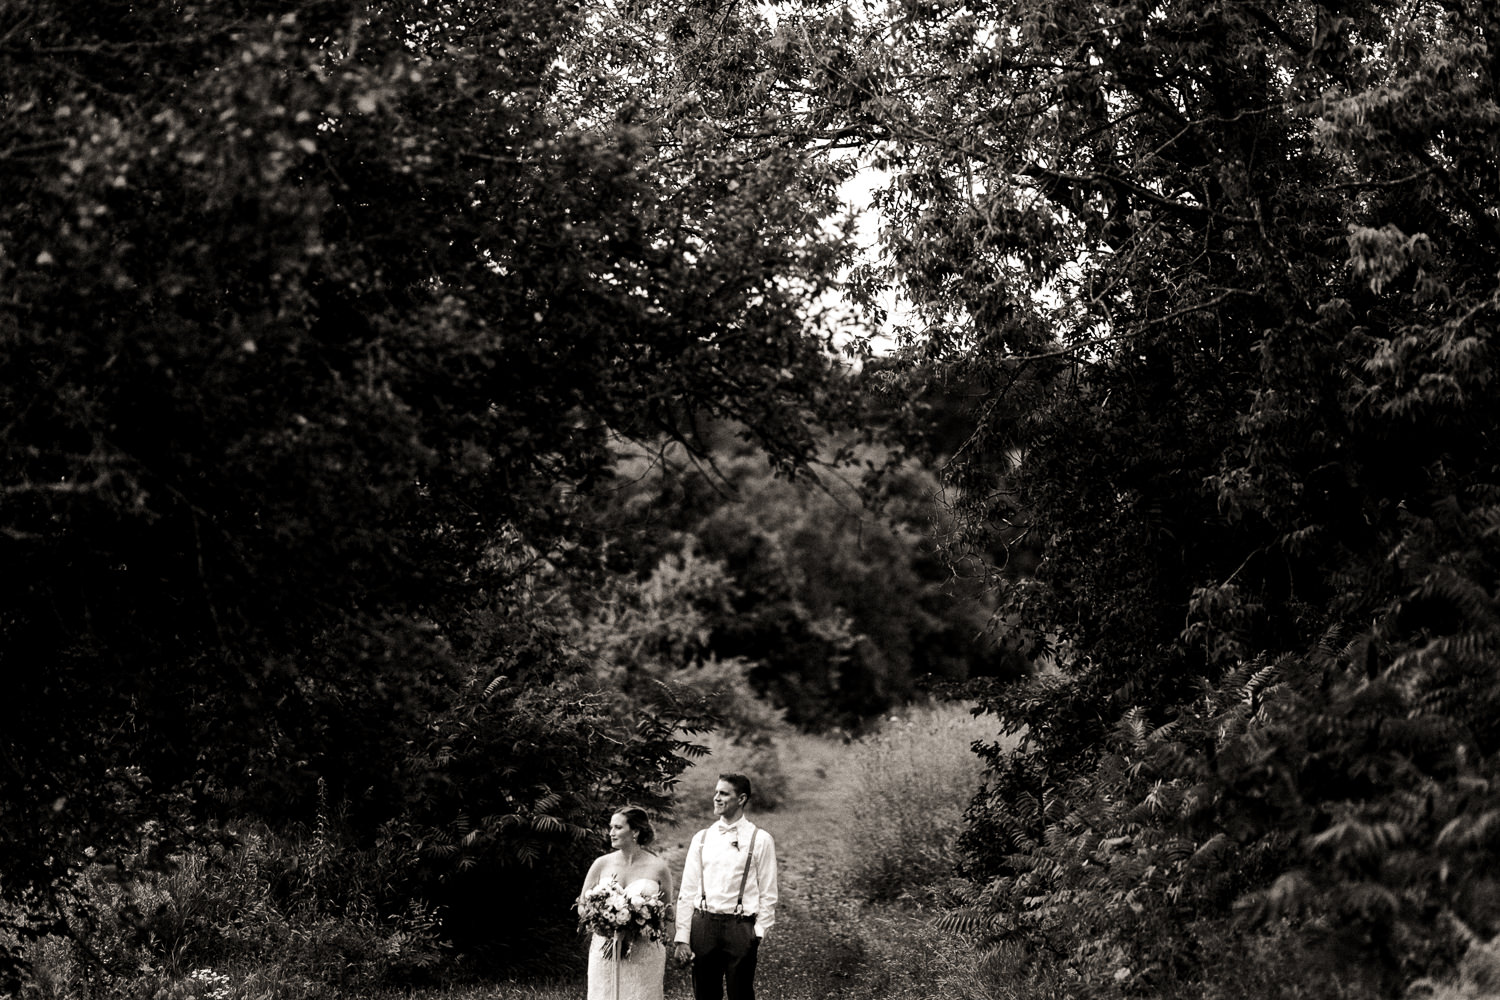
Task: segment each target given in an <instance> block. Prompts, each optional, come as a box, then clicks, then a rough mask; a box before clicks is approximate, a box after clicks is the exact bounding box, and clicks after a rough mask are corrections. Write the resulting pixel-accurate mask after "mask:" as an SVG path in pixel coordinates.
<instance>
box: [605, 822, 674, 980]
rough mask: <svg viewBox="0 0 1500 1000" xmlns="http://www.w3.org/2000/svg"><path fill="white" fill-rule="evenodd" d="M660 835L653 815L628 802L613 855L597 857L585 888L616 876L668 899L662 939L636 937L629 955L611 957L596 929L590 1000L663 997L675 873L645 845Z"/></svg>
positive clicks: (612, 831)
mask: <svg viewBox="0 0 1500 1000" xmlns="http://www.w3.org/2000/svg"><path fill="white" fill-rule="evenodd" d="M654 839H656V831H654V830H653V829H652V828H651V820H650V819H649V818H648V817H647V816H646V813H645V811H644V810H642V809H638V808H636V807H635V806H628V807H626V808H624V809H621V810H620V811H619V812H617V813H615V814H614V815H613V816H611V817H610V819H609V844H610V846H611V847H613V848H614V851H612V852H611V853H609V854H603V855H600V856H599V857H597V858H595V859H594V863H593V864H592V865H590V866H589V873H588V876H587V877H586V878H585V879H584V880H583V891H584V892H588V891H589V890H590V889H592V888H593V887H594V886H596V885H598V884H599V883H600V882H602V881H605V880H608V879H611V878H613V879H614V880H615V881H617V882H618V883H619V884H620V885H622V886H624V887H625V890H626V891H627V892H629V891H631V890H633V889H634V890H642V889H647V890H660V891H661V893H662V896H663V898H664V899H665V900H666V904H667V905H666V913H665V916H664V918H663V919H665V920H666V921H667V924H666V926H665V927H664V928H663V933H662V940H661V941H647V940H645V939H644V938H643V939H641V940H640V941H637V942H636V943H635V945H634V946H633V947H632V948H631V949H630V954H629V955H628V956H626V957H625V958H623V959H622V958H619V957H609V956H607V955H606V954H605V944H606V943H608V941H609V938H606V937H604V936H603V935H602V934H595V935H594V936H593V940H592V941H591V942H590V943H589V995H588V1000H617V998H618V1000H662V991H663V989H664V986H663V983H664V979H665V975H666V968H667V949H666V945H665V942H666V941H670V940H672V925H671V921H672V916H673V913H674V912H675V906H676V901H675V900H674V899H673V891H672V873H671V871H670V870H668V868H667V863H666V862H665V861H663V860H662V859H661V858H659V857H657V855H656V854H654V853H653V852H651V851H648V850H646V848H647V847H648V846H650V844H651V842H652V841H653V840H654Z"/></svg>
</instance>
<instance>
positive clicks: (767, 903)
mask: <svg viewBox="0 0 1500 1000" xmlns="http://www.w3.org/2000/svg"><path fill="white" fill-rule="evenodd" d="M749 801H750V779H749V778H747V777H745V776H744V775H743V774H721V775H719V781H718V783H717V784H716V785H714V815H715V816H717V817H718V820H717V822H715V823H714V825H713V826H711V827H709V828H708V829H707V830H700V831H698V832H697V833H695V834H693V841H692V843H691V844H689V845H688V852H687V859H686V860H685V861H684V862H683V868H682V882H681V888H680V890H679V891H678V894H677V941H676V943H675V944H674V945H673V954H674V955H675V956H676V958H677V960H678V961H679V962H685V961H687V960H688V959H692V962H693V996H694V997H695V998H696V1000H723V997H724V988H725V986H728V988H729V1000H755V957H756V954H757V953H758V952H759V951H760V941H761V938H763V937H765V936H766V932H767V931H769V930H770V929H771V927H772V925H773V924H775V923H776V844H775V842H773V841H772V840H771V835H770V834H769V833H767V832H766V831H764V830H762V829H760V828H759V827H757V826H756V825H755V824H754V823H752V822H750V820H749V819H748V818H747V817H746V816H745V804H746V803H748V802H749Z"/></svg>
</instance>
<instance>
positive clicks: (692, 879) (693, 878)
mask: <svg viewBox="0 0 1500 1000" xmlns="http://www.w3.org/2000/svg"><path fill="white" fill-rule="evenodd" d="M695 853H696V854H697V856H698V859H699V861H698V863H697V864H693V855H694V854H695ZM702 858H703V831H702V830H699V831H698V832H697V833H695V834H693V839H692V841H691V842H690V843H689V844H688V851H687V858H686V859H685V860H684V861H683V862H682V882H681V884H680V885H679V886H678V887H677V940H678V941H681V942H683V943H686V942H687V940H688V934H689V933H690V932H691V931H692V929H693V901H694V900H695V899H697V898H698V896H699V895H700V894H701V893H702V891H703V861H702Z"/></svg>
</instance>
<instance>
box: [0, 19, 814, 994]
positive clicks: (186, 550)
mask: <svg viewBox="0 0 1500 1000" xmlns="http://www.w3.org/2000/svg"><path fill="white" fill-rule="evenodd" d="M587 28H588V25H587V24H586V23H585V22H584V21H583V20H581V19H580V16H579V14H578V11H577V10H576V8H574V7H571V6H569V5H567V4H562V3H551V2H547V0H536V2H530V3H514V4H502V5H494V4H487V3H466V2H445V3H422V2H400V0H395V2H390V3H348V2H333V0H305V2H301V3H261V2H256V0H245V2H237V3H227V4H226V3H215V4H194V3H175V4H137V3H129V2H111V0H107V2H101V3H91V4H84V5H79V4H67V3H33V4H25V5H8V6H6V7H5V8H4V10H3V11H0V45H3V49H4V54H5V58H4V60H3V62H0V77H3V87H0V90H3V92H4V93H5V95H6V97H5V109H6V110H5V113H4V116H3V120H0V161H3V162H0V166H3V172H4V175H5V178H6V180H5V182H4V190H5V197H4V199H0V289H3V292H0V469H3V472H0V476H3V484H4V485H3V492H0V564H3V565H4V566H5V572H4V573H3V574H0V668H3V672H4V674H5V676H6V677H7V678H8V681H9V686H8V690H7V698H6V700H5V706H4V708H3V710H0V711H3V719H0V727H3V732H4V737H3V745H4V754H5V758H4V759H5V766H4V767H3V768H0V857H3V858H4V862H3V864H4V871H3V874H0V884H3V892H4V896H5V906H4V907H3V909H0V918H3V919H4V920H5V921H6V922H7V924H9V925H10V926H11V927H12V929H15V930H18V931H19V932H21V934H22V935H23V937H29V936H35V935H37V934H40V933H45V932H47V931H50V930H54V929H57V927H56V925H53V924H50V923H48V922H47V920H46V916H47V914H49V913H50V914H53V915H56V914H69V913H72V914H76V913H78V912H79V911H78V909H77V907H76V906H73V905H71V904H70V903H69V901H68V898H67V893H68V890H69V886H70V885H78V884H79V879H80V878H82V877H84V874H85V872H84V869H85V867H87V866H86V864H85V860H84V859H85V857H89V858H92V859H94V860H93V862H91V863H90V864H99V863H105V862H108V863H115V864H120V865H127V864H129V863H133V862H139V863H142V864H149V863H155V862H156V861H159V860H160V856H162V855H165V854H168V853H170V852H171V851H172V850H173V849H174V848H175V847H176V846H177V845H180V844H181V843H182V841H183V839H184V838H185V837H190V836H191V835H192V834H193V831H194V830H197V831H199V832H202V831H204V830H207V829H210V828H211V827H212V826H213V825H214V824H216V823H218V822H220V821H222V820H223V819H225V818H227V817H232V816H241V815H252V816H262V817H264V818H266V819H268V820H270V821H272V822H274V823H278V824H287V823H297V822H301V823H304V824H308V823H311V822H312V817H313V815H314V812H315V809H316V802H317V789H318V787H319V785H320V782H321V785H322V787H323V788H325V789H326V796H327V798H328V800H329V801H332V802H334V803H336V804H340V808H341V809H343V810H345V811H346V814H347V817H348V821H349V824H350V826H351V829H352V830H353V831H354V835H355V836H356V837H357V838H362V840H363V842H364V843H366V844H368V843H370V842H371V841H372V840H373V839H374V838H376V837H377V836H378V835H377V832H376V831H377V830H380V829H382V823H384V822H385V821H387V820H390V819H392V818H395V817H400V818H401V819H402V820H403V821H405V822H408V823H410V824H413V825H412V827H411V829H412V831H414V832H413V833H412V836H414V837H416V839H417V841H418V843H419V845H420V847H421V850H420V851H419V852H418V854H417V856H418V857H420V859H421V868H420V870H418V871H415V872H413V873H410V874H411V876H412V878H414V879H416V880H418V881H419V882H420V883H421V884H422V885H423V886H424V887H425V888H424V889H423V891H424V892H427V893H428V895H429V897H430V898H431V899H433V900H434V901H436V902H438V903H441V904H442V905H443V906H444V907H446V909H447V912H448V913H449V914H450V915H455V919H454V920H453V922H452V923H451V924H450V926H448V927H447V928H445V933H447V934H449V935H453V936H456V937H458V938H463V937H464V936H465V935H467V936H468V938H469V939H471V940H475V941H477V940H486V941H490V942H498V943H501V944H504V945H505V946H506V947H507V948H509V949H511V950H512V951H513V952H516V951H524V949H525V945H526V941H527V940H528V935H529V934H531V933H533V932H534V931H535V930H536V929H537V928H540V927H544V926H546V925H547V924H548V919H547V918H548V917H549V916H550V917H556V918H557V919H558V920H559V921H560V920H563V919H565V918H566V913H565V908H566V900H564V899H561V898H559V899H558V911H559V912H558V913H557V914H541V915H540V916H541V918H542V919H538V916H539V915H538V914H537V913H533V912H526V911H525V910H523V909H497V908H494V907H489V908H488V909H487V911H486V919H485V920H484V921H479V920H476V919H474V918H473V912H472V911H473V909H474V907H475V905H477V904H473V903H471V902H470V901H472V900H475V899H477V898H478V895H476V894H479V893H485V892H489V891H490V889H491V888H492V887H493V885H495V884H496V883H497V882H499V881H506V882H508V883H509V884H511V885H513V886H516V887H518V888H521V889H524V888H525V886H526V885H527V884H529V882H527V880H538V879H544V878H546V877H548V875H547V873H548V872H549V871H550V872H552V874H554V875H556V876H557V878H558V880H559V881H560V880H561V874H560V873H567V880H568V881H571V879H572V877H573V873H574V871H575V870H581V868H580V865H581V864H585V863H586V858H587V856H588V855H590V854H592V853H594V852H595V851H596V850H597V847H598V845H597V843H596V841H595V839H594V838H595V837H596V835H597V830H598V826H599V824H600V822H601V821H602V817H603V815H605V814H607V811H608V808H609V806H610V805H611V804H613V803H615V802H617V801H618V800H619V799H621V798H625V797H629V798H633V799H637V800H640V801H642V802H644V803H646V804H648V805H651V806H653V807H655V808H658V809H665V808H667V807H668V803H669V798H668V792H669V789H670V783H671V781H672V779H673V778H674V776H675V775H676V774H677V773H679V772H680V770H681V769H682V768H683V767H684V766H685V763H686V760H685V757H684V754H685V753H686V752H687V750H688V747H687V745H686V743H685V741H684V736H685V735H688V733H685V731H684V729H683V728H681V727H683V726H686V727H688V729H689V732H690V729H691V727H692V726H693V725H696V724H697V723H699V722H701V721H702V714H701V711H700V709H701V706H699V705H695V704H691V703H684V704H682V705H681V706H680V709H679V708H671V707H666V708H663V710H662V713H661V714H660V715H659V716H654V717H650V718H643V717H637V716H634V715H628V716H627V715H622V714H621V711H620V706H619V705H618V704H616V703H613V702H610V701H608V700H607V699H601V698H599V696H598V695H596V694H595V693H593V692H592V689H591V687H590V686H589V685H587V684H583V683H581V681H580V676H581V675H583V674H584V673H586V672H587V667H588V665H587V664H585V663H583V662H581V661H580V660H579V659H578V657H577V656H576V655H575V653H574V651H572V650H571V649H570V648H569V647H568V645H567V644H566V642H565V641H564V638H565V637H564V636H563V635H562V633H561V632H560V630H558V629H554V628H550V627H546V626H545V625H539V624H537V623H536V622H535V621H534V620H533V619H532V617H531V616H530V614H529V604H530V602H533V601H534V600H536V599H537V598H536V595H535V593H534V590H533V589H532V583H533V577H532V576H530V575H529V567H531V566H533V565H535V564H536V563H537V562H538V561H541V560H547V561H550V562H551V563H553V564H555V565H562V566H566V565H568V563H569V561H570V560H577V561H580V562H587V561H588V557H587V552H588V547H589V545H590V544H591V541H590V539H588V538H586V537H580V534H579V524H578V518H577V516H576V511H577V504H578V500H577V497H578V496H580V495H582V494H585V493H586V492H587V491H588V490H589V489H591V488H592V487H593V486H595V485H596V484H597V483H599V482H600V481H601V480H603V479H605V478H607V476H608V474H609V469H610V467H611V465H612V464H613V461H614V458H613V455H612V451H611V442H612V441H615V440H618V439H619V438H621V437H630V436H640V437H649V438H651V439H656V438H658V437H659V436H662V435H666V436H668V437H670V438H675V439H678V440H682V441H685V442H689V443H692V442H694V440H695V431H694V426H693V421H695V420H697V419H700V418H705V417H707V418H718V419H732V420H735V421H737V422H738V424H739V426H741V427H743V428H744V429H745V433H746V434H748V435H749V436H751V437H752V438H754V439H755V440H756V441H758V442H759V443H760V444H761V445H762V446H763V447H764V448H765V449H766V450H767V451H768V453H769V454H770V455H771V456H772V457H773V460H774V461H775V462H777V463H780V464H784V465H795V464H797V463H799V462H805V461H807V460H808V459H809V458H810V457H811V455H812V447H813V440H814V437H813V433H812V430H811V428H812V426H813V425H814V424H815V423H816V422H817V421H818V420H819V419H821V417H822V416H824V415H825V414H827V413H829V412H831V411H832V410H834V409H835V408H836V407H837V405H838V403H839V399H838V395H839V393H838V389H837V386H836V385H834V384H831V383H829V381H828V377H829V375H830V374H831V372H832V370H833V369H832V365H831V364H830V361H829V351H828V350H827V345H826V343H825V341H824V332H823V331H821V330H819V329H818V327H817V326H816V324H814V323H811V322H809V321H808V320H807V319H806V318H805V316H804V313H805V312H806V310H804V309H803V308H802V304H803V303H804V302H806V301H809V300H811V299H815V298H816V297H817V296H818V295H819V293H820V292H821V289H822V288H823V287H824V284H825V278H824V275H825V274H826V272H827V271H828V270H829V262H830V261H831V260H833V259H835V258H836V256H837V252H838V251H837V249H836V245H837V233H836V232H832V231H830V232H826V233H825V232H824V231H823V230H822V229H820V228H819V223H820V220H821V218H822V217H823V216H824V215H825V214H826V212H827V208H828V203H827V199H826V197H825V193H824V192H822V191H821V190H820V188H819V186H818V185H817V184H803V183H801V182H800V181H799V179H798V178H797V177H796V176H793V175H791V174H790V173H789V171H788V169H787V167H786V165H785V164H783V163H782V162H781V161H779V160H778V159H777V158H776V157H768V158H765V159H764V160H763V161H762V162H761V163H760V164H759V168H758V169H757V171H756V172H754V173H753V174H736V175H735V176H733V177H732V178H731V177H728V176H726V174H725V173H724V172H723V171H719V172H715V171H714V170H712V169H709V168H708V167H707V166H705V167H704V169H701V170H694V169H689V168H691V167H692V164H691V163H685V162H682V161H679V162H677V163H676V164H675V165H673V166H671V167H670V168H669V167H668V165H666V164H664V163H663V162H662V161H661V160H659V159H658V158H656V157H655V156H654V154H653V151H652V148H651V147H650V145H649V144H647V143H646V142H645V141H644V140H645V139H646V138H647V136H646V135H645V133H644V132H643V130H641V129H639V128H637V127H635V126H633V125H632V124H631V123H630V121H629V115H628V113H627V112H626V111H625V110H623V109H615V110H611V109H606V113H601V114H599V115H596V116H594V117H593V118H592V119H589V120H587V121H585V120H582V119H581V118H567V119H565V118H560V117H559V116H558V114H557V108H558V107H560V106H561V105H560V104H559V103H558V102H559V100H560V96H559V95H561V94H562V93H563V92H565V91H566V90H567V88H568V87H569V86H571V83H570V80H571V79H572V78H571V77H570V76H569V74H568V70H569V66H568V64H567V61H566V60H565V59H564V58H562V57H561V56H562V54H563V53H564V52H566V51H567V50H568V47H569V46H576V45H577V44H579V42H580V40H581V39H584V38H587V37H588V35H587ZM601 107H602V105H601ZM617 111H618V113H616V112H617ZM559 733H563V734H570V737H572V738H569V739H567V740H562V739H560V738H559V737H558V735H557V734H559ZM605 736H608V737H610V738H608V739H606V738H605ZM148 822H151V823H154V824H156V825H155V826H153V827H152V829H154V830H156V831H157V835H153V838H152V843H153V844H155V845H157V847H158V850H157V852H156V854H157V855H158V856H157V857H154V858H153V857H147V856H145V855H143V854H142V853H141V852H140V850H139V847H140V844H139V842H138V838H139V836H140V831H141V830H142V829H144V828H145V827H144V826H143V824H146V823H148ZM205 823H207V824H209V825H208V826H204V825H203V824H205ZM86 852H87V853H86ZM549 866H555V868H549ZM79 891H80V892H82V890H81V889H80V890H79ZM487 898H488V897H486V899H487ZM23 914H24V915H23ZM75 929H76V928H75ZM0 943H4V945H5V947H6V948H8V949H12V950H11V951H9V952H8V956H9V957H8V959H7V962H6V964H7V966H10V965H12V964H13V960H14V959H15V958H16V956H17V954H19V953H18V952H17V951H15V950H13V947H14V946H16V942H15V940H13V939H12V938H10V937H9V936H6V935H0ZM459 943H460V944H461V945H462V944H463V943H464V942H463V941H462V940H460V941H459Z"/></svg>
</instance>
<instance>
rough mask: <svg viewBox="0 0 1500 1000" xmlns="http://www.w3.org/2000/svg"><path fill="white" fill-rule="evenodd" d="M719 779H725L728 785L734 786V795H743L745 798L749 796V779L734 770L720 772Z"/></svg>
mask: <svg viewBox="0 0 1500 1000" xmlns="http://www.w3.org/2000/svg"><path fill="white" fill-rule="evenodd" d="M719 780H720V781H727V782H729V784H730V785H732V786H734V792H735V794H736V795H743V796H744V797H745V798H747V799H748V798H749V797H750V779H749V778H747V777H745V776H744V775H743V774H737V773H734V772H730V773H729V774H721V775H719Z"/></svg>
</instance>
